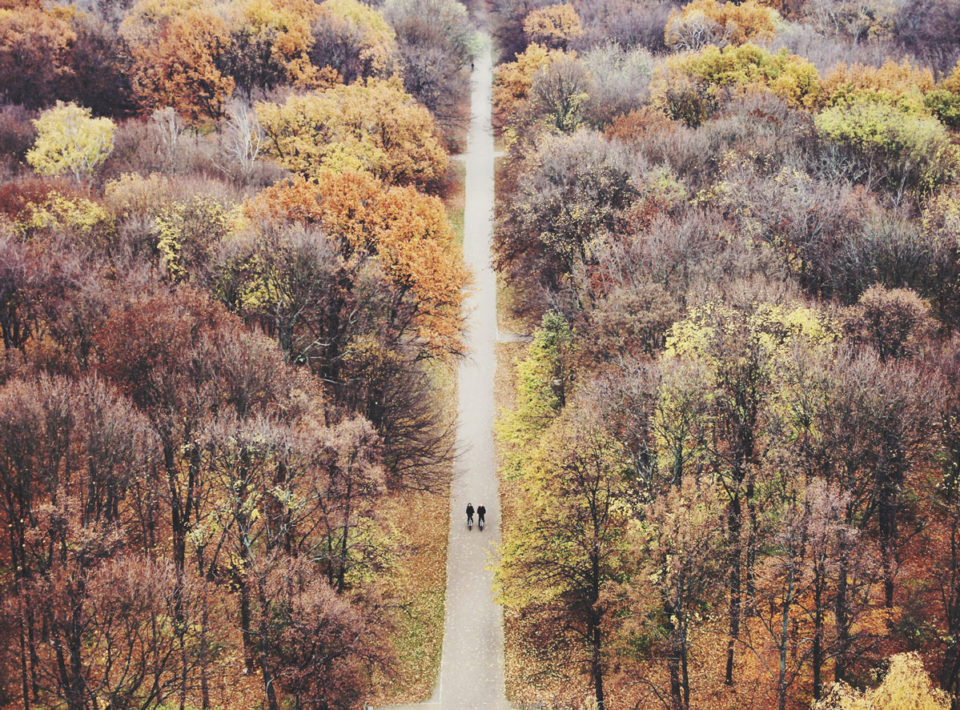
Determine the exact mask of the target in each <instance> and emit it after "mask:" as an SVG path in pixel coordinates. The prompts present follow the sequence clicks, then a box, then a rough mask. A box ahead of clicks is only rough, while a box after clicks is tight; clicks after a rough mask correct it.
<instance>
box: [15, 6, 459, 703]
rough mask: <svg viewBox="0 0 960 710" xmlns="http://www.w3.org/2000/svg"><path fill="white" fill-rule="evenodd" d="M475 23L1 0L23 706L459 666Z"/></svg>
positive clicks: (413, 677) (333, 693)
mask: <svg viewBox="0 0 960 710" xmlns="http://www.w3.org/2000/svg"><path fill="white" fill-rule="evenodd" d="M427 18H429V22H427ZM472 33H473V28H472V21H471V20H470V18H469V17H468V14H467V10H466V9H465V7H464V6H462V5H461V4H460V3H458V2H456V1H455V0H389V1H388V2H385V3H383V4H378V5H377V6H376V7H374V6H370V5H367V4H364V3H361V2H358V1H357V0H324V1H323V2H314V1H313V0H222V1H221V0H78V1H77V2H50V1H47V2H43V1H40V0H38V1H36V2H21V1H20V0H13V1H5V2H0V91H2V95H3V104H2V107H0V183H2V184H0V334H2V349H3V355H2V357H0V519H2V524H3V529H4V534H3V535H2V542H0V604H2V613H0V639H2V641H3V642H2V643H0V706H2V707H5V708H6V707H9V708H24V709H26V710H29V709H31V708H66V709H68V710H88V709H91V710H100V709H105V708H111V709H113V710H120V709H125V708H165V709H172V708H180V709H181V710H183V708H198V709H199V708H203V709H206V708H261V707H262V708H267V709H269V710H278V709H279V708H318V709H320V708H324V709H333V708H355V707H358V706H359V705H361V704H362V703H363V702H365V701H368V700H370V701H376V700H378V699H379V698H387V699H389V698H393V699H399V700H402V699H404V698H405V697H410V698H413V696H416V695H417V694H418V693H420V692H422V691H421V689H420V688H421V686H425V687H427V688H428V689H429V687H430V685H431V684H432V677H433V675H434V674H435V672H436V667H437V664H438V662H439V643H440V632H441V627H442V614H443V595H442V587H443V585H442V579H443V570H444V567H443V562H444V554H445V545H446V525H447V517H446V498H445V494H446V490H447V486H448V483H449V468H450V463H451V460H452V447H453V444H452V441H451V437H450V428H451V423H450V416H449V413H448V408H447V407H446V405H445V399H446V398H449V396H450V393H449V390H450V384H449V381H450V364H451V363H452V362H453V361H454V358H455V357H456V356H457V354H458V353H460V351H461V350H462V336H461V330H462V317H461V313H460V310H461V299H462V290H463V287H464V285H465V283H466V282H467V281H468V274H467V271H466V269H465V267H464V264H463V260H462V256H461V252H460V247H459V243H458V236H457V234H458V229H457V227H456V223H457V204H456V199H451V196H455V195H456V194H457V181H458V179H459V178H458V177H457V171H456V167H455V166H453V165H451V162H450V160H449V153H450V152H451V151H453V150H457V146H458V144H459V143H460V142H461V141H462V138H461V134H462V124H463V112H464V110H465V106H466V101H467V93H466V92H467V87H468V79H469V66H470V57H471V51H472V50H471V41H472V39H471V38H472ZM448 210H449V211H448ZM437 576H439V579H440V584H439V585H438V584H437V583H436V578H437ZM438 615H439V619H440V621H439V622H438V621H437V616H438ZM378 704H379V703H378Z"/></svg>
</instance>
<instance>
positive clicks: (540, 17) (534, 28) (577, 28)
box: [523, 3, 583, 50]
mask: <svg viewBox="0 0 960 710" xmlns="http://www.w3.org/2000/svg"><path fill="white" fill-rule="evenodd" d="M523 33H524V35H526V37H527V40H528V41H529V42H530V43H531V44H542V45H544V46H546V47H549V48H551V49H560V50H565V49H566V48H567V45H568V44H569V43H570V41H571V40H574V39H576V38H577V37H580V36H581V35H582V34H583V27H582V26H581V25H580V16H579V15H577V11H576V10H575V9H574V8H573V5H572V4H571V3H563V4H557V5H548V6H547V7H542V8H540V9H539V10H534V11H533V12H531V13H530V14H529V15H527V16H526V18H525V19H524V21H523Z"/></svg>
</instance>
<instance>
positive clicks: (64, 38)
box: [0, 7, 76, 108]
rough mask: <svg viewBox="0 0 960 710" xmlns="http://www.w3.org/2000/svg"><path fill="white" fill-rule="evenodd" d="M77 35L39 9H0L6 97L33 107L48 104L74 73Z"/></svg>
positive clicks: (0, 64) (59, 19) (1, 62)
mask: <svg viewBox="0 0 960 710" xmlns="http://www.w3.org/2000/svg"><path fill="white" fill-rule="evenodd" d="M74 40H76V33H75V32H74V31H73V30H72V29H71V28H70V26H69V25H68V24H67V22H66V21H65V20H64V19H63V18H62V17H60V15H59V14H56V13H53V12H46V11H44V10H42V9H40V8H29V7H28V8H22V9H16V10H3V9H0V76H2V77H3V81H2V86H0V91H2V93H3V95H4V97H5V98H6V99H7V100H8V101H10V102H12V103H19V104H23V105H25V106H28V107H30V108H36V107H39V106H42V105H44V104H45V103H49V102H50V101H51V100H52V98H53V96H54V95H55V93H56V91H57V89H58V86H59V85H61V84H62V82H63V81H64V80H65V79H68V78H69V75H70V73H71V70H70V67H69V63H70V56H69V55H70V47H71V45H72V43H73V42H74Z"/></svg>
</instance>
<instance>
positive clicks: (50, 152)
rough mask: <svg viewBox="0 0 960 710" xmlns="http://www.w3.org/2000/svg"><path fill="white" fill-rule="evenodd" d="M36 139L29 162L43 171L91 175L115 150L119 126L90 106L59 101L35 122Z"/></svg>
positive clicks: (77, 177) (81, 176) (40, 172)
mask: <svg viewBox="0 0 960 710" xmlns="http://www.w3.org/2000/svg"><path fill="white" fill-rule="evenodd" d="M33 125H34V126H35V127H36V129H37V140H36V143H34V146H33V149H31V150H30V151H29V152H28V153H27V162H28V163H29V164H30V165H31V166H32V167H33V169H34V170H36V171H37V172H38V173H39V174H41V175H63V174H64V173H70V174H71V175H73V177H74V179H76V180H77V181H79V180H81V179H82V178H84V177H88V176H90V175H91V174H92V173H93V171H94V170H95V169H96V168H97V167H98V166H99V165H100V164H101V163H103V161H104V160H106V159H107V156H108V155H110V152H111V151H112V150H113V134H114V131H115V130H116V126H115V125H114V123H113V121H111V120H110V119H109V118H93V117H92V116H91V115H90V109H87V108H81V107H79V106H77V105H76V104H73V103H69V104H65V103H63V102H60V101H58V102H57V105H56V106H55V107H54V108H51V109H48V110H46V111H44V112H43V113H42V114H41V116H40V118H38V119H37V120H35V121H34V122H33Z"/></svg>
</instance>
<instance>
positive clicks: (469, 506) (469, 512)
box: [467, 503, 473, 528]
mask: <svg viewBox="0 0 960 710" xmlns="http://www.w3.org/2000/svg"><path fill="white" fill-rule="evenodd" d="M467 527H468V528H472V527H473V503H467Z"/></svg>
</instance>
